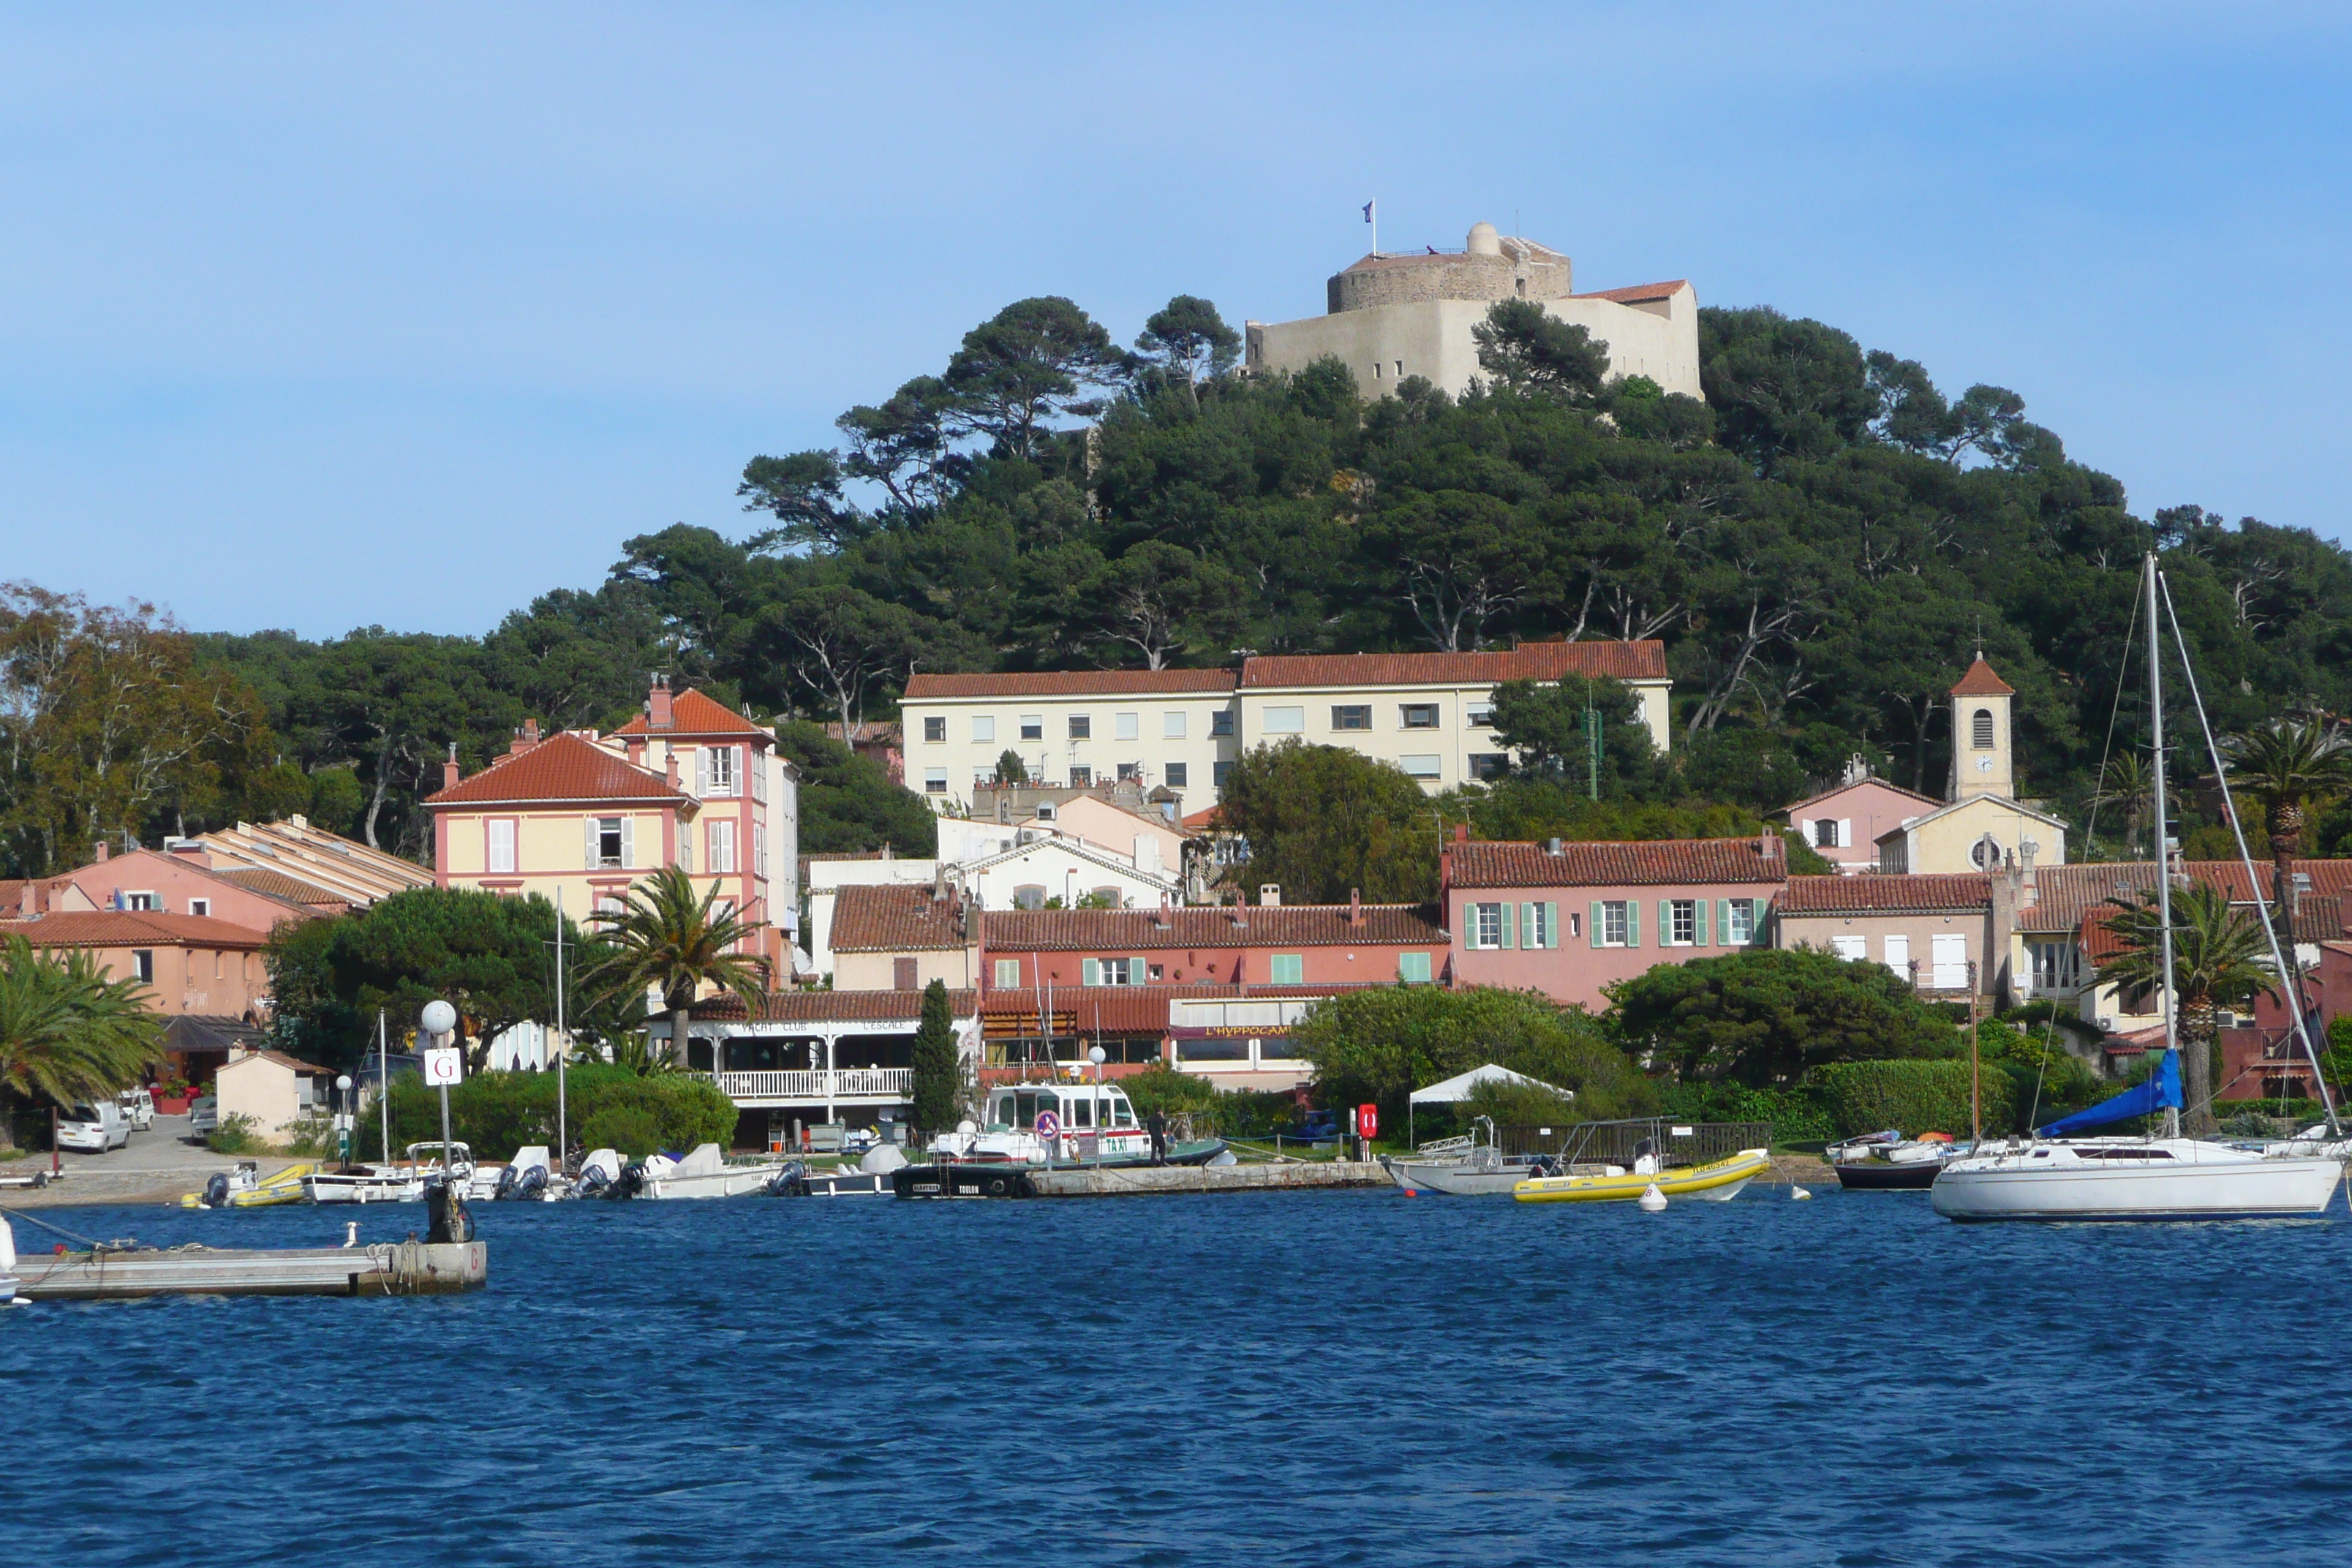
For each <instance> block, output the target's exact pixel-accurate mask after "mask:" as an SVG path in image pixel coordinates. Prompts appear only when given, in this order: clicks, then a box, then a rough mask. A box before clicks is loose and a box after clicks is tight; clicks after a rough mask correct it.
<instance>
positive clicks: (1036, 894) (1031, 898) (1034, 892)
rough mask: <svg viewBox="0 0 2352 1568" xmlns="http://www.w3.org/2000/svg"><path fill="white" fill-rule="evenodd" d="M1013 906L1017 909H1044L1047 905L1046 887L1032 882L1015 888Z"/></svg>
mask: <svg viewBox="0 0 2352 1568" xmlns="http://www.w3.org/2000/svg"><path fill="white" fill-rule="evenodd" d="M1013 908H1014V909H1016V910H1042V909H1044V908H1045V889H1044V888H1043V887H1041V886H1039V885H1038V884H1037V883H1034V882H1031V883H1027V884H1025V885H1024V886H1022V887H1018V888H1015V889H1013Z"/></svg>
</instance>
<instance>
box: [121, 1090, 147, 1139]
mask: <svg viewBox="0 0 2352 1568" xmlns="http://www.w3.org/2000/svg"><path fill="white" fill-rule="evenodd" d="M114 1102H115V1103H116V1104H117V1105H120V1106H121V1107H122V1117H123V1120H124V1121H128V1122H130V1123H131V1131H133V1132H145V1131H149V1130H150V1129H152V1127H153V1126H154V1125H155V1091H154V1090H152V1089H148V1088H146V1087H145V1086H144V1085H142V1086H141V1087H140V1088H138V1089H124V1090H123V1091H122V1092H121V1094H118V1095H116V1096H115V1097H114Z"/></svg>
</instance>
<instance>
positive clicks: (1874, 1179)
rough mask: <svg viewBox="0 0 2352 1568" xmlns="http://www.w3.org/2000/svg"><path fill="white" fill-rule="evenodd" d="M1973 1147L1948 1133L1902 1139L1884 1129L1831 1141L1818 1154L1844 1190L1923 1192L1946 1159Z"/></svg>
mask: <svg viewBox="0 0 2352 1568" xmlns="http://www.w3.org/2000/svg"><path fill="white" fill-rule="evenodd" d="M1974 1147H1975V1145H1974V1144H1970V1143H1960V1142H1955V1141H1954V1140H1953V1138H1952V1135H1951V1134H1950V1133H1948V1132H1922V1133H1921V1134H1919V1136H1918V1137H1916V1138H1906V1137H1904V1136H1903V1134H1902V1133H1900V1132H1898V1131H1895V1130H1894V1129H1893V1128H1888V1129H1887V1130H1886V1131H1883V1132H1873V1133H1870V1134H1868V1135H1866V1136H1864V1137H1861V1138H1850V1139H1848V1140H1847V1141H1846V1142H1843V1143H1832V1144H1831V1145H1830V1146H1829V1147H1828V1148H1827V1149H1825V1150H1823V1151H1822V1155H1823V1157H1824V1158H1825V1159H1827V1160H1828V1161H1829V1163H1830V1168H1831V1169H1832V1170H1833V1171H1835V1172H1836V1173H1837V1179H1838V1185H1839V1186H1841V1187H1843V1188H1844V1189H1845V1190H1846V1191H1848V1192H1865V1193H1868V1192H1921V1193H1924V1192H1926V1191H1927V1189H1928V1188H1929V1187H1932V1186H1934V1185H1935V1184H1936V1173H1937V1172H1938V1171H1940V1170H1942V1169H1943V1168H1944V1165H1945V1163H1946V1162H1948V1161H1949V1160H1951V1159H1953V1158H1955V1157H1956V1156H1958V1155H1959V1154H1963V1153H1966V1152H1969V1150H1971V1149H1973V1148H1974Z"/></svg>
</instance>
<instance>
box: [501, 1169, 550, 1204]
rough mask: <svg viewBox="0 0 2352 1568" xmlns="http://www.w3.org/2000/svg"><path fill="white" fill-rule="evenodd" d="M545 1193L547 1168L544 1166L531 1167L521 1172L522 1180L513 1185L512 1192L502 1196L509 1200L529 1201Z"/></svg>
mask: <svg viewBox="0 0 2352 1568" xmlns="http://www.w3.org/2000/svg"><path fill="white" fill-rule="evenodd" d="M509 1168H511V1167H509ZM545 1191H547V1167H546V1166H544V1165H533V1166H531V1167H530V1168H529V1169H528V1170H526V1171H524V1172H523V1173H522V1179H521V1180H520V1181H518V1182H517V1183H515V1184H514V1191H512V1192H510V1193H507V1194H504V1195H505V1196H507V1197H510V1198H517V1199H522V1200H529V1199H531V1198H535V1197H538V1196H539V1195H540V1194H541V1193H544V1192H545Z"/></svg>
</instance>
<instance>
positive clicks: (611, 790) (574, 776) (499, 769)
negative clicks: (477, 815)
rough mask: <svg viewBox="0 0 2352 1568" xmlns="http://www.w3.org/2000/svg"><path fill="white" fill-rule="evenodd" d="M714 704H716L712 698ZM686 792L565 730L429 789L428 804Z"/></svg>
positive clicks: (664, 796) (672, 796)
mask: <svg viewBox="0 0 2352 1568" xmlns="http://www.w3.org/2000/svg"><path fill="white" fill-rule="evenodd" d="M712 706H713V707H716V706H717V704H716V703H714V704H712ZM686 798H687V796H686V795H684V794H683V793H682V792H680V791H678V790H675V789H672V788H671V787H670V786H669V783H668V781H667V779H665V778H664V777H663V776H662V775H661V774H659V773H654V772H652V771H650V770H648V769H646V768H640V767H635V766H632V765H631V764H630V763H627V762H625V761H624V760H623V759H621V758H619V757H616V756H614V754H613V753H612V752H608V751H606V750H604V747H602V746H599V745H597V744H595V743H594V742H591V741H589V740H586V739H584V738H583V737H582V736H579V735H575V734H573V733H572V731H568V730H566V731H561V732H559V733H557V734H553V735H550V736H549V737H548V738H547V739H546V740H544V741H541V742H540V743H539V744H538V745H536V746H533V747H531V748H530V750H529V751H527V752H508V753H507V754H506V755H504V756H501V757H499V758H497V759H496V760H494V761H493V762H492V763H490V765H489V766H488V767H487V768H484V769H483V770H482V771H481V772H480V773H476V774H475V775H474V776H473V777H472V778H469V779H461V780H459V781H458V782H457V784H453V785H451V786H450V787H449V788H447V789H445V790H441V791H438V792H437V793H436V794H433V795H426V796H425V805H535V804H538V803H539V802H541V801H565V800H569V801H590V800H599V801H601V800H642V801H660V802H665V803H667V802H673V801H683V800H685V799H686Z"/></svg>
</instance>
